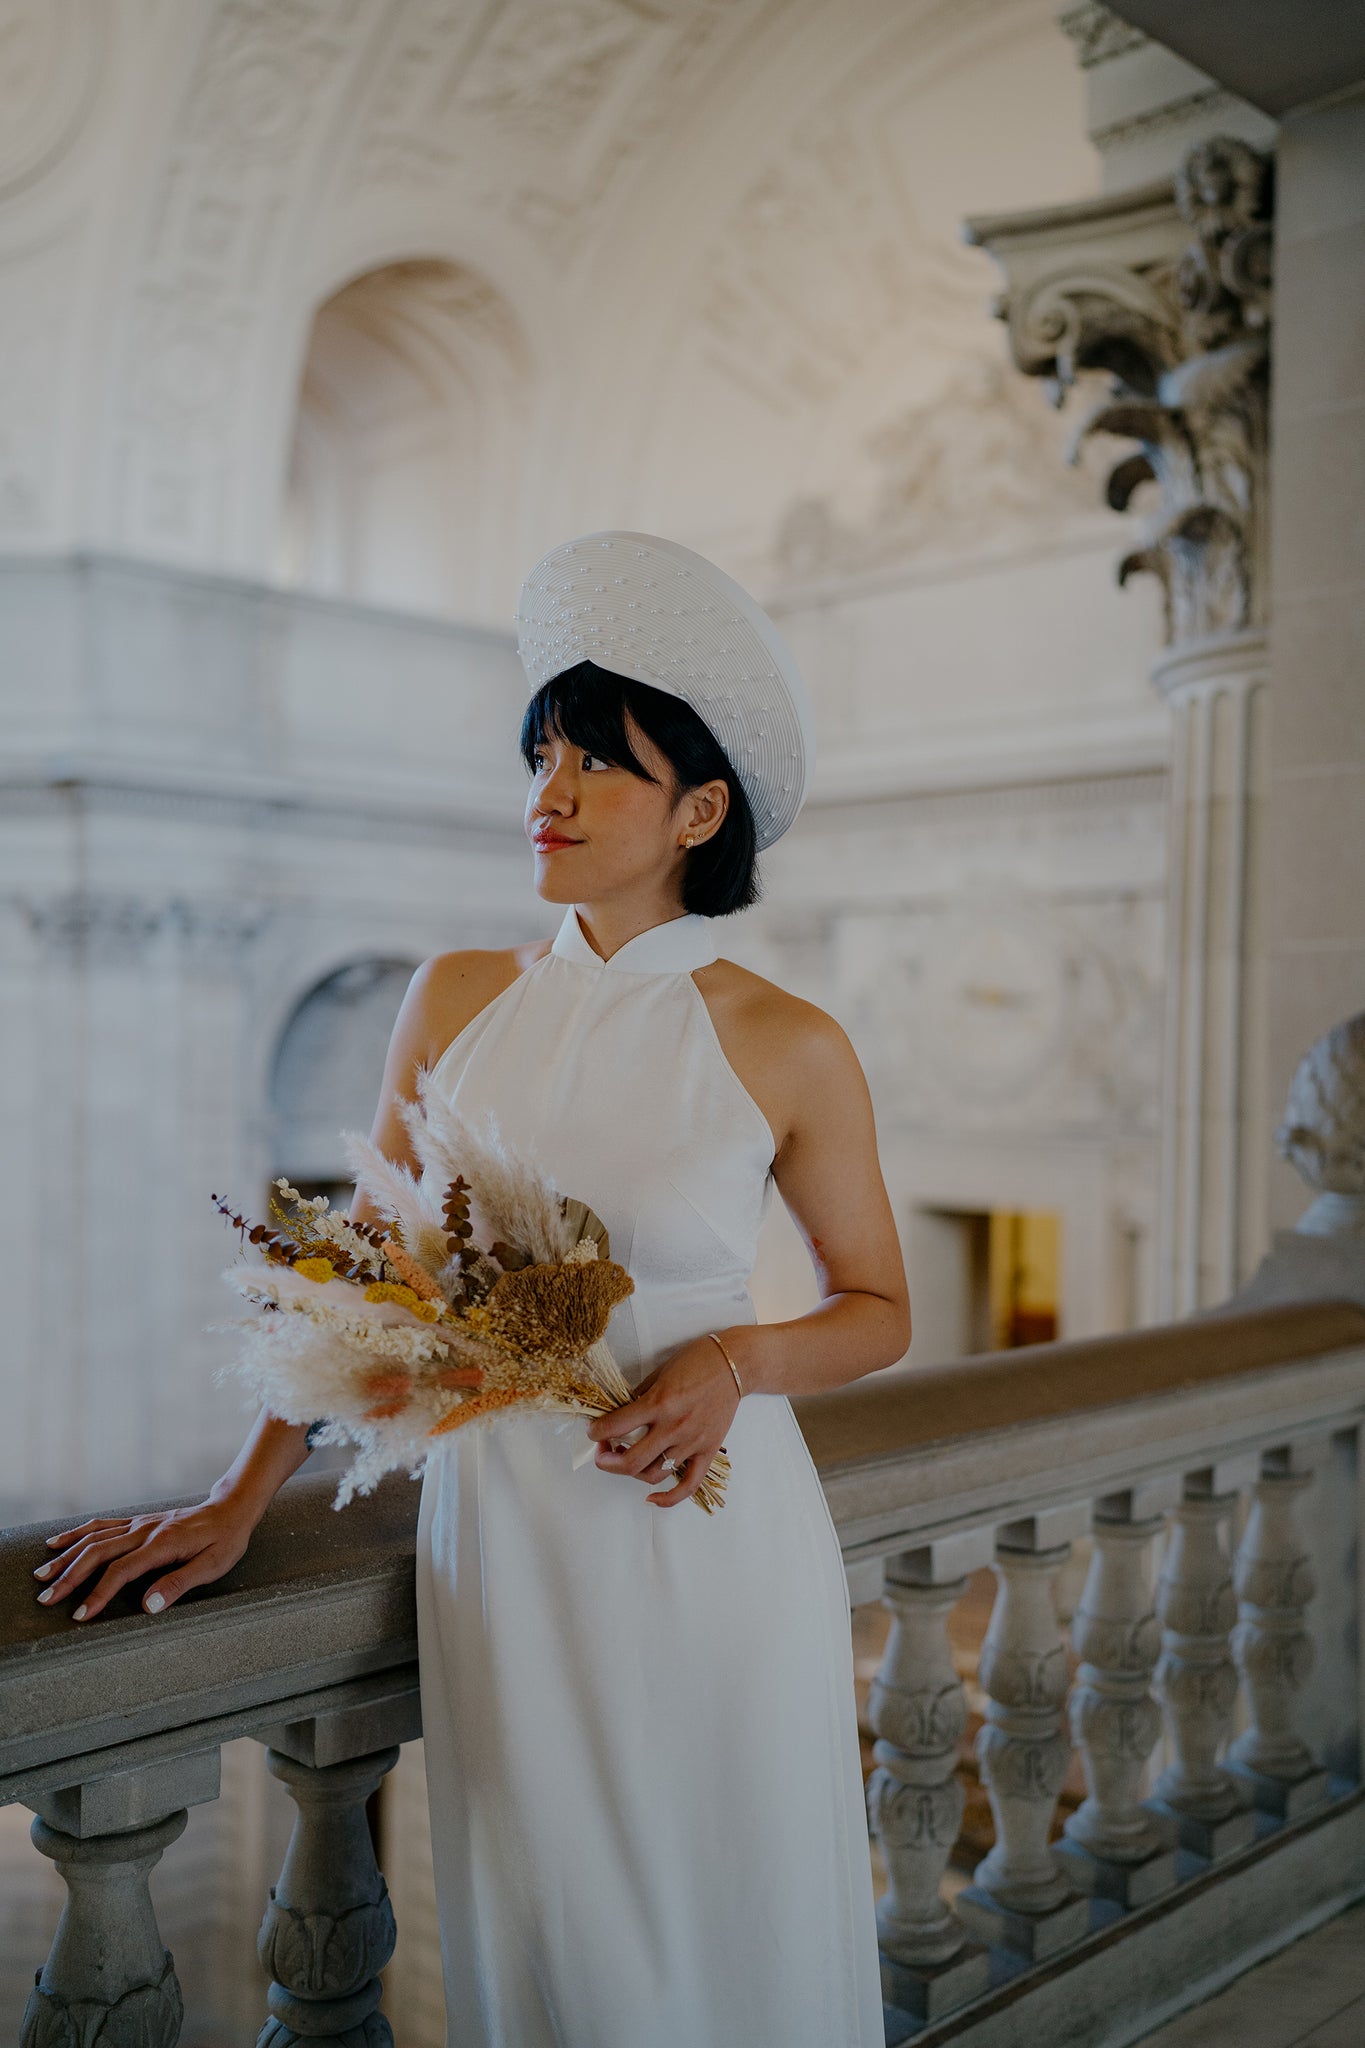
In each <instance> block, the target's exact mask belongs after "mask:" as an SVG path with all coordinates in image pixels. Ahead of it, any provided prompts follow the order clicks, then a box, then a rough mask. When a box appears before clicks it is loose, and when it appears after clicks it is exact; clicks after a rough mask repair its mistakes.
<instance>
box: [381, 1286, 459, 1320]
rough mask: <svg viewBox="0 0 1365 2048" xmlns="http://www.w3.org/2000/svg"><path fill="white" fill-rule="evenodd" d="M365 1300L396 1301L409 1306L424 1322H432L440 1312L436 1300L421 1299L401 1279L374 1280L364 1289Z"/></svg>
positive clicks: (405, 1306)
mask: <svg viewBox="0 0 1365 2048" xmlns="http://www.w3.org/2000/svg"><path fill="white" fill-rule="evenodd" d="M365 1299H366V1301H396V1302H398V1303H399V1304H400V1306H401V1307H403V1308H410V1309H411V1310H412V1312H413V1314H414V1315H415V1316H419V1317H420V1318H421V1320H422V1321H423V1322H424V1323H434V1322H435V1321H436V1320H437V1318H438V1317H439V1315H440V1313H441V1305H440V1303H439V1302H436V1301H423V1299H422V1297H421V1295H420V1294H418V1293H417V1291H416V1289H415V1288H412V1287H405V1286H404V1285H403V1282H402V1281H401V1280H375V1281H372V1282H371V1284H370V1285H369V1286H368V1287H367V1288H366V1289H365Z"/></svg>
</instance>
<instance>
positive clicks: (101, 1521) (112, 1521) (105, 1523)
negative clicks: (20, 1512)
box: [43, 1515, 130, 1544]
mask: <svg viewBox="0 0 1365 2048" xmlns="http://www.w3.org/2000/svg"><path fill="white" fill-rule="evenodd" d="M129 1526H130V1518H129V1517H128V1516H127V1515H104V1516H102V1517H99V1518H97V1519H95V1520H93V1521H89V1522H82V1523H80V1524H79V1526H78V1527H77V1528H75V1529H63V1530H61V1531H60V1532H59V1533H58V1534H57V1535H55V1536H45V1537H44V1538H43V1541H44V1542H45V1543H63V1544H65V1543H74V1542H75V1540H76V1538H77V1537H78V1536H87V1535H89V1534H90V1532H91V1530H93V1529H126V1528H128V1527H129Z"/></svg>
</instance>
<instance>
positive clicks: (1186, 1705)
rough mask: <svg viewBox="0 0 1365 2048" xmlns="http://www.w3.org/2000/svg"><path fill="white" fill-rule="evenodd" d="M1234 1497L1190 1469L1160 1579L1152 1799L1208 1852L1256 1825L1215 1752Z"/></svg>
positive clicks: (1227, 1671)
mask: <svg viewBox="0 0 1365 2048" xmlns="http://www.w3.org/2000/svg"><path fill="white" fill-rule="evenodd" d="M1236 1504H1237V1495H1236V1493H1235V1492H1226V1493H1224V1492H1219V1491H1217V1490H1215V1487H1214V1485H1213V1483H1212V1480H1211V1478H1210V1475H1208V1474H1200V1473H1196V1474H1191V1475H1190V1477H1189V1478H1188V1479H1187V1480H1186V1483H1185V1487H1184V1491H1183V1495H1182V1498H1181V1500H1180V1502H1179V1503H1178V1505H1177V1506H1176V1508H1175V1510H1174V1512H1173V1514H1172V1518H1171V1531H1170V1537H1169V1540H1168V1543H1167V1548H1166V1559H1165V1563H1164V1565H1163V1566H1162V1572H1161V1583H1160V1585H1159V1586H1158V1588H1157V1614H1158V1616H1159V1618H1160V1621H1161V1625H1162V1641H1161V1657H1160V1660H1159V1662H1158V1664H1157V1667H1156V1690H1157V1697H1158V1699H1159V1700H1160V1702H1161V1710H1162V1714H1163V1716H1164V1719H1165V1723H1166V1735H1167V1740H1168V1741H1169V1743H1170V1747H1171V1751H1172V1754H1173V1759H1174V1760H1173V1762H1172V1763H1171V1765H1170V1766H1169V1768H1168V1769H1167V1770H1165V1771H1163V1772H1162V1774H1161V1776H1160V1777H1159V1778H1158V1780H1157V1783H1156V1787H1155V1795H1154V1797H1153V1799H1152V1800H1151V1802H1150V1805H1151V1808H1152V1811H1153V1812H1154V1813H1156V1814H1157V1815H1158V1816H1159V1817H1161V1818H1163V1819H1165V1820H1166V1821H1168V1822H1169V1823H1171V1824H1172V1825H1173V1826H1174V1828H1175V1831H1176V1835H1177V1838H1178V1840H1179V1842H1180V1844H1181V1846H1182V1847H1183V1848H1186V1849H1190V1850H1193V1851H1194V1853H1195V1854H1196V1855H1199V1856H1206V1857H1208V1858H1209V1860H1210V1861H1216V1860H1217V1859H1218V1858H1219V1857H1222V1856H1228V1855H1231V1854H1232V1853H1233V1852H1234V1851H1235V1850H1238V1849H1244V1848H1245V1847H1246V1846H1247V1844H1248V1843H1249V1842H1250V1841H1251V1840H1252V1839H1253V1838H1254V1836H1255V1832H1256V1821H1255V1816H1254V1815H1253V1814H1252V1812H1251V1811H1250V1809H1249V1808H1248V1807H1247V1806H1246V1804H1245V1802H1244V1800H1243V1799H1242V1796H1241V1794H1240V1792H1239V1789H1238V1786H1237V1784H1236V1782H1235V1780H1234V1779H1233V1778H1232V1776H1231V1775H1230V1773H1229V1772H1228V1771H1226V1770H1225V1769H1224V1768H1223V1766H1222V1764H1221V1763H1219V1761H1218V1754H1219V1751H1220V1749H1221V1748H1222V1745H1223V1744H1224V1743H1225V1742H1226V1740H1227V1738H1228V1735H1229V1733H1230V1732H1231V1728H1232V1709H1233V1704H1234V1702H1235V1700H1236V1698H1237V1672H1236V1668H1235V1666H1234V1664H1233V1661H1232V1657H1231V1654H1230V1650H1229V1635H1230V1632H1231V1629H1232V1625H1233V1622H1234V1621H1235V1620H1236V1618H1237V1597H1236V1594H1235V1593H1234V1591H1233V1586H1232V1568H1231V1565H1230V1563H1229V1560H1228V1554H1227V1551H1226V1549H1225V1548H1224V1545H1223V1533H1222V1532H1223V1526H1224V1524H1225V1523H1226V1521H1227V1519H1228V1516H1229V1515H1230V1514H1231V1512H1232V1510H1233V1508H1234V1507H1235V1506H1236Z"/></svg>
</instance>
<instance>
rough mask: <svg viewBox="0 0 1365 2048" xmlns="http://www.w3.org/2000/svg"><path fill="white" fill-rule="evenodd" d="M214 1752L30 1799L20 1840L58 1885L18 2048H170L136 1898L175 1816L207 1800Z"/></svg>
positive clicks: (178, 1827) (167, 2019)
mask: <svg viewBox="0 0 1365 2048" xmlns="http://www.w3.org/2000/svg"><path fill="white" fill-rule="evenodd" d="M218 1765H219V1757H218V1751H217V1749H211V1750H201V1751H196V1752H194V1753H193V1754H191V1755H189V1756H183V1757H173V1758H170V1759H167V1760H166V1761H165V1762H162V1763H159V1764H154V1765H151V1766H149V1767H148V1768H147V1769H144V1770H140V1771H125V1772H120V1773H117V1774H114V1775H112V1776H110V1777H107V1778H97V1779H92V1780H90V1781H89V1782H88V1783H86V1784H81V1785H69V1786H63V1787H61V1788H59V1789H58V1790H55V1791H52V1792H45V1793H42V1794H39V1795H36V1796H35V1797H34V1798H33V1799H32V1800H31V1802H29V1803H31V1804H32V1805H33V1806H34V1808H35V1809H36V1817H35V1819H34V1822H33V1826H32V1829H31V1834H32V1838H33V1843H34V1846H35V1847H36V1848H37V1849H39V1850H40V1851H41V1852H42V1854H43V1855H44V1856H50V1857H51V1858H52V1861H53V1862H54V1863H55V1864H56V1866H57V1868H58V1870H59V1871H60V1872H61V1874H62V1877H63V1879H64V1880H65V1883H66V1888H67V1898H66V1904H65V1906H64V1907H63V1908H62V1917H61V1919H60V1921H59V1922H58V1924H57V1932H56V1935H55V1936H54V1938H53V1942H52V1949H51V1952H50V1953H49V1955H48V1959H47V1962H46V1963H45V1964H44V1966H43V1968H42V1969H41V1970H40V1971H39V1972H38V1974H37V1977H36V1978H35V1980H34V1986H33V1989H32V1991H31V1992H30V1993H29V1997H28V2004H27V2005H26V2007H25V2008H24V2020H23V2027H22V2029H21V2032H20V2041H21V2043H22V2048H71V2044H72V2043H75V2042H86V2041H89V2042H94V2041H96V2040H98V2042H99V2044H100V2048H174V2044H175V2043H176V2042H177V2041H178V2040H179V2038H180V2026H181V2021H182V2019H183V2016H184V2007H183V2003H182V2001H181V1996H180V1983H179V1980H178V1978H177V1977H176V1974H175V1964H174V1961H173V1960H172V1957H171V1954H170V1951H169V1949H167V1947H166V1946H165V1944H164V1942H163V1941H162V1939H161V1934H160V1930H159V1929H158V1927H157V1924H156V1914H155V1912H154V1910H153V1908H152V1899H151V1893H150V1892H149V1891H148V1888H147V1877H148V1873H149V1872H150V1871H151V1870H152V1869H153V1868H154V1867H155V1865H156V1864H157V1862H158V1861H159V1860H160V1857H161V1854H162V1851H163V1850H165V1849H166V1848H168V1847H169V1845H170V1844H171V1843H172V1842H174V1841H175V1840H177V1839H178V1837H179V1836H180V1835H181V1834H183V1832H184V1829H185V1823H186V1821H187V1820H188V1819H189V1814H188V1811H187V1809H188V1808H189V1807H190V1806H192V1805H197V1804H199V1803H200V1802H201V1801H203V1800H207V1799H215V1798H216V1797H217V1796H218V1784H219V1773H218Z"/></svg>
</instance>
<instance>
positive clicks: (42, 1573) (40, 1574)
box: [33, 1564, 52, 1579]
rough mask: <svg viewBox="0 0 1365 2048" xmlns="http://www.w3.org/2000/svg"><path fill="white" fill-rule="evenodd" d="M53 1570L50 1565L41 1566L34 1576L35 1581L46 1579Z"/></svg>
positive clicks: (36, 1569) (36, 1568)
mask: <svg viewBox="0 0 1365 2048" xmlns="http://www.w3.org/2000/svg"><path fill="white" fill-rule="evenodd" d="M51 1570H52V1566H51V1565H50V1564H40V1565H38V1566H36V1567H35V1569H34V1573H33V1576H34V1578H35V1579H45V1578H46V1577H47V1575H48V1573H49V1572H50V1571H51Z"/></svg>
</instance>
